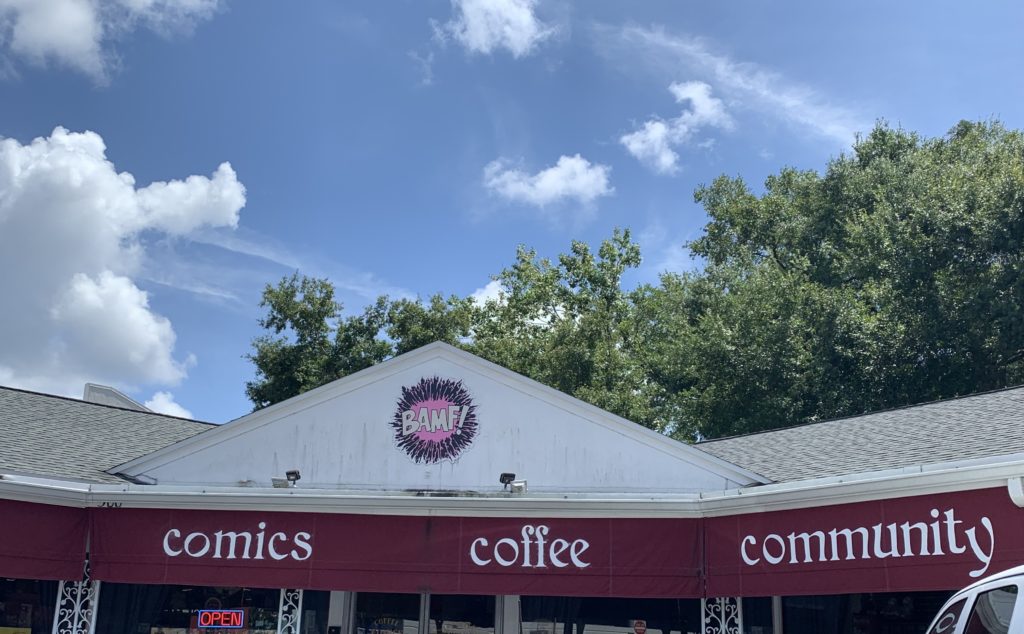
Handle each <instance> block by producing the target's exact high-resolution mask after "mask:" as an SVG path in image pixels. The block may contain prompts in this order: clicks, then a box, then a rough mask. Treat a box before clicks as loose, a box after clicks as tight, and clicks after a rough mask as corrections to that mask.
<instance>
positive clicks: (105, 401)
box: [82, 383, 153, 412]
mask: <svg viewBox="0 0 1024 634" xmlns="http://www.w3.org/2000/svg"><path fill="white" fill-rule="evenodd" d="M82 400H83V401H86V402H87V403H98V404H100V405H112V406H114V407H123V408H125V409H133V410H135V411H137V412H152V411H153V410H151V409H149V408H148V407H146V406H145V405H143V404H142V403H138V402H136V401H134V400H133V399H130V398H128V397H127V396H125V395H124V394H122V393H121V392H119V391H117V390H115V389H114V388H112V387H108V386H106V385H96V384H95V383H86V384H85V393H84V394H83V395H82Z"/></svg>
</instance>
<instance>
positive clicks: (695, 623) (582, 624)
mask: <svg viewBox="0 0 1024 634" xmlns="http://www.w3.org/2000/svg"><path fill="white" fill-rule="evenodd" d="M519 606H520V619H521V623H522V634H584V632H591V631H600V632H601V634H695V633H696V632H700V630H701V628H700V601H699V600H697V599H605V598H578V597H522V599H521V600H520V604H519Z"/></svg>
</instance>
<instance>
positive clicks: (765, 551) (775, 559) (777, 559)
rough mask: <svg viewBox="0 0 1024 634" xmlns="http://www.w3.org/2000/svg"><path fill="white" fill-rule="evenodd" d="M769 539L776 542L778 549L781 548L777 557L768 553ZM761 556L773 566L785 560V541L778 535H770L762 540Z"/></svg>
mask: <svg viewBox="0 0 1024 634" xmlns="http://www.w3.org/2000/svg"><path fill="white" fill-rule="evenodd" d="M769 539H771V540H774V541H776V542H778V544H779V548H781V550H780V551H779V554H778V556H775V555H773V554H771V553H769V552H768V540H769ZM761 554H762V555H764V558H765V560H767V561H768V563H770V564H772V565H773V566H774V565H775V564H777V563H779V562H780V561H782V560H783V559H785V558H786V541H785V540H784V539H782V538H781V537H779V536H778V535H776V534H775V533H772V534H771V535H769V536H767V537H765V538H764V544H763V545H762V546H761Z"/></svg>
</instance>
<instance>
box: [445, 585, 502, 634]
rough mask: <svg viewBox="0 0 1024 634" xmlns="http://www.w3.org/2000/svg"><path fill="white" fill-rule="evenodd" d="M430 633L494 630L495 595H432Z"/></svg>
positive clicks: (484, 633) (467, 633)
mask: <svg viewBox="0 0 1024 634" xmlns="http://www.w3.org/2000/svg"><path fill="white" fill-rule="evenodd" d="M429 631H430V634H487V633H489V632H494V597H493V596H471V595H445V594H432V595H430V630H429Z"/></svg>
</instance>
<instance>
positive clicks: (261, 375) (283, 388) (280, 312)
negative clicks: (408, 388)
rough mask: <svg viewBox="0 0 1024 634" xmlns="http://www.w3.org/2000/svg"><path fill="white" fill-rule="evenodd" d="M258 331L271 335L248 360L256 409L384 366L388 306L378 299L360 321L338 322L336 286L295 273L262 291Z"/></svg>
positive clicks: (258, 340) (257, 343)
mask: <svg viewBox="0 0 1024 634" xmlns="http://www.w3.org/2000/svg"><path fill="white" fill-rule="evenodd" d="M260 306H261V307H263V308H265V309H266V315H265V316H264V317H263V318H262V319H260V326H262V327H263V328H264V329H265V330H267V331H269V332H268V333H267V334H264V335H262V336H260V337H257V338H256V339H255V340H254V341H253V351H252V352H251V353H249V354H248V355H247V358H248V359H249V360H250V361H252V363H253V365H254V366H255V369H256V378H255V379H254V380H252V381H249V382H247V383H246V386H245V393H246V396H248V397H249V400H250V401H252V404H253V406H254V407H255V408H256V409H260V408H263V407H266V406H268V405H273V404H274V403H277V402H279V401H283V400H285V399H287V398H290V397H292V396H295V395H297V394H301V393H303V392H305V391H307V390H311V389H313V388H315V387H318V386H320V385H323V384H324V383H327V382H329V381H333V380H334V379H337V378H341V377H343V376H345V375H348V374H351V373H353V372H356V371H358V370H362V369H363V368H367V367H370V366H371V365H373V364H375V363H379V362H380V361H383V360H384V359H386V358H387V357H388V356H390V355H391V354H392V349H391V345H390V344H389V343H388V342H386V341H383V340H381V339H380V338H378V333H379V332H380V330H381V328H383V327H384V324H385V321H386V316H387V311H388V304H387V302H386V301H385V300H383V299H381V300H379V301H378V302H377V303H376V304H372V305H370V306H368V307H367V308H366V310H365V311H364V312H363V314H362V315H359V316H353V317H348V318H345V319H342V318H341V317H340V314H341V309H342V306H341V304H340V303H338V302H337V301H336V300H335V299H334V286H333V285H332V284H331V283H330V282H329V281H328V280H324V279H317V278H309V277H300V276H299V274H298V273H296V274H294V275H292V276H291V277H286V278H284V279H282V280H281V281H280V282H278V284H277V285H276V286H272V285H270V284H268V285H267V286H266V288H265V289H264V290H263V300H262V301H261V302H260Z"/></svg>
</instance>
